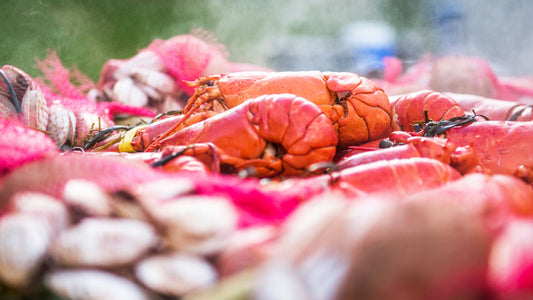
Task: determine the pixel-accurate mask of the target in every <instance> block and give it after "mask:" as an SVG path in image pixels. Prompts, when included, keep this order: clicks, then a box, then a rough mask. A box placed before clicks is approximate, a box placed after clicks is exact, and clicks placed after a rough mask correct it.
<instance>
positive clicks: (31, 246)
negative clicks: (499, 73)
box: [0, 34, 533, 300]
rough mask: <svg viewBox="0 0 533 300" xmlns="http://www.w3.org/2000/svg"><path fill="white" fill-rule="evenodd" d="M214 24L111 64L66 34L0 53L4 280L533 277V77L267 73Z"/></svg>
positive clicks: (195, 292)
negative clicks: (241, 55)
mask: <svg viewBox="0 0 533 300" xmlns="http://www.w3.org/2000/svg"><path fill="white" fill-rule="evenodd" d="M200 35H202V34H200ZM206 40H209V38H208V37H206V36H205V34H203V36H202V37H201V38H199V37H198V34H196V35H182V36H177V37H174V38H171V39H169V40H166V41H163V40H156V41H154V42H153V43H152V44H151V45H150V46H149V47H148V48H146V49H143V50H141V51H140V52H139V53H138V54H137V55H136V56H134V57H132V58H130V59H127V60H110V61H109V62H108V63H106V64H105V66H104V67H103V69H102V73H101V77H100V79H99V81H98V83H97V84H94V83H93V82H91V81H90V80H89V79H88V78H86V77H85V76H83V74H81V73H80V72H79V71H76V70H74V71H72V70H69V69H67V68H65V67H63V66H62V64H61V62H60V60H59V58H58V57H57V55H56V54H55V53H53V52H50V53H49V56H48V57H47V58H46V59H45V60H43V61H39V62H38V65H39V67H40V69H41V70H42V71H43V74H44V77H42V78H32V77H30V76H29V75H28V74H26V73H25V72H24V71H22V70H20V69H18V68H16V67H14V66H10V65H5V66H3V67H2V68H1V71H0V75H1V77H2V78H0V116H1V118H0V128H1V132H2V136H3V138H2V139H0V176H1V177H0V196H1V197H0V293H1V294H4V295H8V296H10V297H13V298H15V299H16V298H17V297H20V298H21V299H22V298H24V297H26V298H27V297H30V298H31V297H39V298H45V297H46V295H50V294H53V295H55V296H54V297H56V296H59V297H62V298H65V299H169V298H179V299H190V300H194V299H250V298H254V299H282V298H283V299H354V298H357V299H396V298H401V299H452V298H454V299H455V298H460V297H463V298H465V299H485V298H488V299H525V298H530V297H533V271H532V270H533V243H532V242H530V241H531V239H528V238H527V237H528V236H529V234H533V187H532V185H531V184H532V183H533V154H532V153H530V152H529V151H528V150H529V149H530V148H531V144H530V140H533V139H532V137H533V115H532V108H531V107H532V106H531V105H530V104H529V102H528V101H531V99H532V98H531V95H533V93H532V92H531V90H529V88H528V87H527V86H526V82H527V80H525V79H520V80H519V79H517V82H518V80H519V83H515V84H514V85H513V84H511V82H512V80H511V79H506V80H505V82H506V83H505V84H504V83H502V82H504V80H499V79H498V78H497V77H495V75H494V78H495V79H494V80H492V81H486V82H485V81H483V83H482V85H483V89H482V90H483V91H486V90H491V91H495V92H494V93H493V94H491V97H493V98H487V97H484V96H483V94H482V93H478V94H477V95H475V94H474V93H475V91H476V89H473V90H469V93H468V94H465V93H462V94H457V93H455V94H454V93H449V91H454V90H449V89H447V88H446V87H443V88H442V89H438V88H435V87H437V86H439V82H438V81H439V79H438V78H437V77H438V76H434V77H435V78H437V79H435V78H433V77H432V78H433V79H432V81H431V87H429V86H427V82H426V83H425V84H426V86H425V87H424V88H423V89H420V90H415V91H411V92H409V93H406V94H403V95H395V92H394V91H395V90H401V89H402V88H404V87H405V86H406V85H408V84H409V86H410V87H411V88H412V87H415V86H424V85H421V84H422V81H423V80H422V79H421V78H422V77H424V76H425V75H424V76H422V75H420V76H413V75H412V74H409V73H408V72H406V73H405V74H402V70H401V66H400V68H399V67H398V64H397V61H396V60H394V59H392V58H391V59H389V61H388V63H387V66H388V69H387V70H386V72H385V74H386V76H385V78H384V79H382V80H370V79H368V78H365V77H362V76H359V75H357V74H353V73H347V72H319V71H309V72H274V71H272V70H267V69H266V68H263V67H259V66H254V65H247V64H238V63H234V62H230V61H229V60H228V57H227V55H226V54H225V52H224V49H223V48H222V46H220V45H217V44H214V43H213V41H212V40H211V41H210V42H206ZM453 59H457V60H465V61H468V60H469V59H470V60H472V61H474V62H479V60H477V59H474V58H467V57H461V58H453ZM473 65H476V64H475V63H473ZM428 66H429V67H428ZM418 68H419V70H421V69H422V67H420V66H419V67H418ZM424 68H425V69H424V70H426V69H428V68H433V69H439V68H441V67H438V63H437V62H432V63H431V64H428V63H427V61H426V62H424ZM480 68H481V69H483V68H484V67H483V68H482V67H480ZM424 72H425V71H424ZM432 72H437V71H432ZM447 72H453V70H452V69H450V68H448V69H447ZM451 76H452V75H450V76H440V78H445V79H446V80H449V78H451ZM425 78H427V76H426V77H425ZM445 79H441V80H445ZM409 80H411V81H410V82H409V83H408V81H409ZM470 80H472V82H471V83H468V82H463V86H469V87H472V86H479V84H480V80H478V79H477V78H471V79H470ZM376 83H379V84H380V85H381V84H383V87H384V88H385V89H384V88H382V87H380V85H378V84H376ZM441 83H442V82H441ZM519 85H520V86H521V88H520V89H519V88H518V86H519ZM440 86H446V84H444V83H442V85H440ZM452 86H457V85H452ZM511 86H512V87H513V88H511ZM511 90H512V93H511V92H510V91H511ZM532 90H533V89H532ZM455 92H457V91H456V90H455ZM463 92H464V91H463ZM505 95H507V96H508V97H504V96H505ZM509 95H512V99H510V98H511V96H509ZM485 96H486V95H485Z"/></svg>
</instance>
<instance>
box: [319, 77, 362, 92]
mask: <svg viewBox="0 0 533 300" xmlns="http://www.w3.org/2000/svg"><path fill="white" fill-rule="evenodd" d="M324 75H325V76H326V78H327V87H328V89H329V90H331V91H334V92H346V91H353V90H354V89H355V88H356V87H357V86H359V85H360V84H361V83H362V82H363V81H362V79H361V78H362V77H360V76H359V75H357V74H354V73H348V72H335V73H329V72H328V73H324Z"/></svg>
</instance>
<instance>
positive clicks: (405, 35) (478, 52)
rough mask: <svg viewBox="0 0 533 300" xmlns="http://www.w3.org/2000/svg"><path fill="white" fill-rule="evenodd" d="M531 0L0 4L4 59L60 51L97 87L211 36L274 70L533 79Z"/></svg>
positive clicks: (25, 60)
mask: <svg viewBox="0 0 533 300" xmlns="http://www.w3.org/2000/svg"><path fill="white" fill-rule="evenodd" d="M532 9H533V2H531V1H527V0H514V1H505V0H489V1H483V0H467V1H459V0H457V1H455V0H441V1H438V0H404V1H401V0H351V1H348V0H321V1H318V0H271V1H250V0H232V1H224V0H176V1H170V0H151V1H145V0H121V1H118V0H106V1H104V0H102V1H99V0H84V1H68V0H64V1H63V0H2V2H1V3H0V26H1V28H2V30H1V32H2V33H1V37H2V39H1V42H0V61H1V63H2V64H11V65H15V66H18V67H20V68H22V69H23V70H25V71H26V72H28V73H29V74H30V75H32V76H35V75H37V74H38V72H37V70H36V69H35V59H36V58H39V59H42V58H44V57H46V54H47V49H54V50H56V51H57V53H58V55H59V57H60V59H61V60H62V61H63V63H64V65H65V66H67V67H71V66H77V67H78V68H79V69H80V70H81V71H82V72H84V73H85V74H87V75H88V76H89V77H91V78H92V79H93V80H96V79H97V78H98V76H99V73H100V70H101V67H102V65H103V64H104V63H105V62H106V61H107V60H109V59H111V58H129V57H131V56H133V55H135V54H136V53H137V51H138V50H140V49H143V48H145V47H147V46H148V45H149V44H150V42H151V41H152V40H153V39H155V38H161V39H168V38H170V37H172V36H174V35H180V34H186V33H189V32H190V30H191V29H193V28H203V29H206V30H209V31H210V32H212V33H213V34H214V35H215V37H216V38H217V39H218V41H219V42H220V43H222V44H224V45H226V47H227V50H228V52H229V54H230V60H231V61H234V62H246V63H253V64H258V65H263V66H267V67H270V68H273V69H275V70H279V71H281V70H311V69H318V70H322V71H327V70H331V71H354V72H358V73H361V74H375V73H376V72H377V73H378V74H379V72H380V69H381V68H382V65H381V58H382V57H383V56H385V55H394V56H398V57H400V58H401V59H402V60H403V61H404V63H406V64H410V63H413V62H414V61H416V60H417V59H418V58H419V57H420V56H421V55H423V54H424V53H434V54H439V55H445V54H456V53H462V54H467V55H473V56H479V57H481V58H484V59H486V60H488V61H489V62H490V63H491V65H492V66H493V68H494V69H495V71H496V72H497V73H498V74H499V75H505V76H524V75H531V74H533V59H531V55H532V54H533V34H532V32H531V28H533V26H532V25H533V18H531V16H530V14H531V11H532Z"/></svg>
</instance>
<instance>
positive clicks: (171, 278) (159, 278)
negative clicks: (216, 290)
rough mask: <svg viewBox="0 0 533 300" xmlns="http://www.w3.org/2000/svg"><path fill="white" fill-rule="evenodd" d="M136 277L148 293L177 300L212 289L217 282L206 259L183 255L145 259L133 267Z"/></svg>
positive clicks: (214, 271)
mask: <svg viewBox="0 0 533 300" xmlns="http://www.w3.org/2000/svg"><path fill="white" fill-rule="evenodd" d="M135 276H136V277H137V279H138V280H139V281H140V282H141V283H142V284H144V285H145V286H146V287H148V288H149V289H151V290H153V291H155V292H158V293H161V294H165V295H172V296H176V297H180V296H183V295H186V294H188V293H190V292H194V291H199V290H202V289H206V288H209V287H212V286H213V285H214V284H215V282H216V279H217V274H216V270H215V269H214V268H213V267H212V266H211V265H210V264H209V263H208V262H207V261H206V260H205V259H203V258H200V257H198V256H194V255H188V254H183V253H176V254H167V255H157V256H152V257H149V258H146V259H144V260H143V261H141V262H140V263H139V264H138V265H137V266H136V268H135Z"/></svg>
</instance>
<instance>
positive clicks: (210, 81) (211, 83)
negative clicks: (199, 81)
mask: <svg viewBox="0 0 533 300" xmlns="http://www.w3.org/2000/svg"><path fill="white" fill-rule="evenodd" d="M214 85H215V81H214V80H209V81H208V82H207V86H214Z"/></svg>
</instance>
